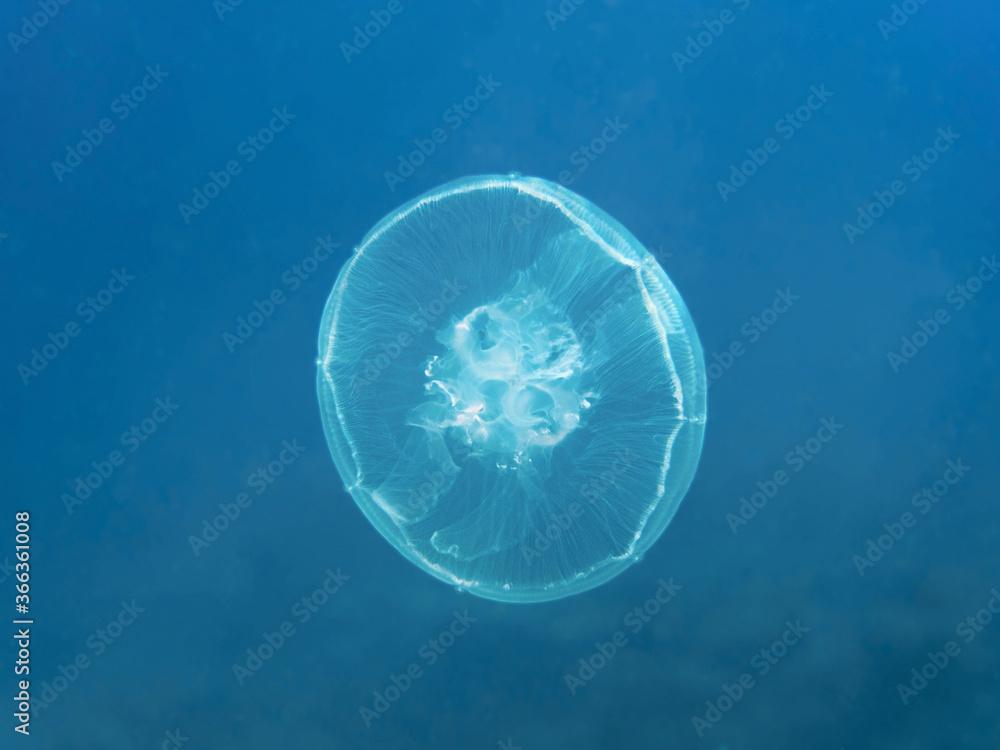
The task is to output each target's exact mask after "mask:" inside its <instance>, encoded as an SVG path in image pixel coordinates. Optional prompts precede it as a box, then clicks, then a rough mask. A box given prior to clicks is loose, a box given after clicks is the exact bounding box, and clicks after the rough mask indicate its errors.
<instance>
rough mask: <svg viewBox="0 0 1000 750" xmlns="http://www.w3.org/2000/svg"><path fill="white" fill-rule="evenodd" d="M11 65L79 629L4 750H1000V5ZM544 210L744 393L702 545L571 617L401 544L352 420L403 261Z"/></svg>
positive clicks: (724, 444) (748, 16)
mask: <svg viewBox="0 0 1000 750" xmlns="http://www.w3.org/2000/svg"><path fill="white" fill-rule="evenodd" d="M0 31H2V32H3V34H4V43H3V44H2V45H0V102H2V106H0V136H2V138H0V144H2V148H0V259H2V272H0V273H2V276H0V278H2V284H3V286H2V292H3V293H2V295H0V318H2V319H3V331H4V338H3V341H4V361H5V364H4V367H3V369H2V374H0V377H2V412H0V414H2V419H3V428H4V429H3V430H2V437H0V440H2V442H3V450H2V455H3V456H4V468H5V472H4V473H5V481H4V484H5V486H4V488H3V490H2V495H0V496H2V498H3V501H2V513H3V517H2V519H0V590H2V592H3V594H2V597H0V601H2V602H3V606H2V610H3V612H4V617H5V619H6V618H8V617H9V618H10V619H9V620H7V621H8V622H10V621H12V620H13V616H14V610H13V597H14V593H15V591H14V583H15V574H14V572H13V567H12V564H11V563H12V561H13V556H14V534H15V529H14V524H15V520H14V514H15V512H19V511H29V512H30V513H31V555H32V557H31V614H32V617H33V618H34V625H33V630H32V634H33V635H32V644H31V675H30V677H31V692H32V700H33V702H34V713H33V716H32V720H31V724H30V731H31V734H30V737H24V736H22V735H20V734H16V733H15V732H14V731H13V727H14V725H15V723H16V722H15V719H14V718H13V717H12V716H11V713H12V707H13V706H14V704H15V701H13V700H11V698H13V696H14V695H15V693H16V687H15V681H16V678H15V676H14V674H13V669H12V668H13V665H14V662H15V658H16V657H17V653H16V646H15V639H13V638H10V637H7V638H5V639H4V640H5V641H6V645H5V647H4V648H3V650H2V659H3V666H2V669H3V674H4V678H3V681H2V684H3V691H4V692H3V695H4V698H5V705H6V707H7V708H6V710H5V721H4V723H3V726H2V728H0V730H2V733H0V736H2V740H0V747H3V748H6V747H18V746H29V747H39V748H58V749H59V750H78V749H79V750H86V749H89V748H114V749H116V750H117V749H118V748H122V749H131V748H161V747H165V748H179V747H185V748H192V749H193V748H275V747H293V748H462V749H463V750H466V749H471V748H507V749H508V750H515V749H517V748H521V749H523V750H534V749H536V748H546V749H548V748H581V749H582V748H615V749H617V748H636V749H640V750H646V749H647V748H649V749H653V748H716V749H719V750H721V749H722V748H726V749H728V750H738V749H741V748H748V749H751V748H769V749H773V748H829V749H831V750H837V749H839V748H893V749H895V748H900V749H903V748H906V749H910V750H918V749H919V750H924V749H928V748H996V747H1000V521H998V515H997V495H998V492H997V491H998V488H1000V462H998V461H997V452H998V445H1000V441H998V437H997V426H998V423H1000V377H998V372H997V366H998V355H1000V350H998V344H1000V334H998V323H1000V303H998V295H1000V278H998V271H1000V266H998V255H1000V232H998V227H997V216H998V213H997V206H998V198H1000V188H998V180H997V172H998V167H1000V144H998V140H997V138H998V126H1000V97H998V96H997V90H998V83H1000V67H998V63H1000V48H998V41H997V40H998V31H1000V9H998V7H997V6H996V5H995V4H993V3H987V2H971V1H968V0H966V1H964V2H956V3H943V2H939V1H938V0H926V2H921V1H920V0H906V2H899V3H890V2H860V1H855V2H832V1H823V0H813V1H811V2H803V3H787V2H776V1H774V0H772V1H771V2H767V1H766V0H731V1H729V0H719V1H718V2H709V3H701V2H680V3H663V2H653V1H652V0H649V1H647V2H640V1H639V0H620V1H616V0H606V1H604V2H600V1H599V0H565V1H564V2H562V3H556V2H538V3H533V2H511V3H493V2H485V1H483V2H434V3H428V2H425V3H417V2H407V0H387V1H386V2H382V1H381V0H377V1H376V2H359V3H344V2H335V3H299V4H295V5H281V6H275V5H273V4H268V3H261V2H258V1H257V0H245V1H239V0H218V1H217V2H215V3H213V2H211V0H200V1H199V2H196V3H192V2H183V3H180V4H176V5H175V4H135V3H125V2H96V3H87V2H83V0H68V1H66V0H61V1H60V0H35V1H33V2H28V1H24V0H13V1H12V2H9V3H7V4H5V5H4V7H3V9H2V10H0ZM510 171H518V172H521V173H524V174H526V175H536V176H539V177H544V178H547V179H549V180H552V181H555V182H560V183H562V184H564V185H566V186H568V187H570V188H571V189H572V190H574V191H576V192H578V193H580V194H581V195H582V196H584V197H585V198H587V199H589V200H591V201H593V202H594V203H595V204H596V205H598V206H600V207H601V208H603V209H604V210H606V211H607V212H608V213H609V214H610V215H611V216H613V217H615V218H616V219H617V220H619V221H620V222H622V224H624V225H625V226H626V227H627V228H628V229H629V230H630V231H631V232H632V233H633V234H635V235H636V237H638V238H639V240H640V241H642V242H643V243H644V244H645V245H646V247H647V248H648V249H649V250H650V251H651V252H652V253H654V254H655V255H656V257H657V258H658V259H659V261H660V262H661V264H662V265H663V267H664V268H665V270H666V272H667V273H668V275H669V276H670V278H671V279H672V281H673V282H674V284H675V285H676V286H677V288H678V289H679V291H680V293H681V294H682V295H683V297H684V300H685V303H686V304H687V306H688V308H689V310H690V312H691V315H692V318H693V319H694V321H695V323H696V325H697V328H698V332H699V334H700V337H701V342H702V345H703V347H704V350H705V356H706V366H707V368H708V378H709V398H708V415H709V416H708V424H707V430H706V436H705V444H704V449H703V452H702V457H701V463H700V465H699V468H698V472H697V475H696V477H695V480H694V483H693V485H692V487H691V489H690V491H689V492H688V494H687V497H686V498H685V500H684V502H683V503H682V504H681V507H680V510H679V511H678V513H677V515H676V517H675V518H674V520H673V522H672V523H671V525H670V526H669V527H668V528H667V530H666V532H665V533H664V534H663V536H662V537H661V538H660V540H659V542H658V543H656V544H655V545H654V546H653V547H652V548H651V549H650V551H649V552H648V553H647V554H646V555H645V557H644V559H643V560H642V561H641V562H640V563H639V564H637V565H634V566H632V567H631V568H629V569H628V570H626V571H625V572H624V573H623V574H621V575H620V576H618V577H617V578H614V579H613V580H611V581H609V582H608V583H606V584H604V585H602V586H600V587H599V588H596V589H594V590H591V591H588V592H585V593H583V594H581V595H578V596H573V597H570V598H566V599H562V600H559V601H555V602H549V603H545V604H537V605H510V604H501V603H497V602H492V601H487V600H484V599H479V598H475V597H473V596H471V595H470V594H468V593H459V592H457V591H455V590H454V589H452V588H450V587H448V586H446V585H444V584H442V583H440V582H439V581H437V580H435V579H433V578H431V577H430V576H428V575H427V574H425V573H424V572H422V571H421V570H419V569H418V568H416V567H415V566H413V565H412V564H410V563H409V562H407V561H406V560H405V559H403V557H402V556H401V555H399V554H398V553H397V552H396V550H395V549H393V548H392V547H391V546H390V545H389V544H387V543H386V542H385V541H384V540H383V539H382V538H381V537H380V536H379V534H378V533H377V532H376V531H375V529H374V528H372V527H371V526H370V525H369V524H368V522H367V521H366V520H365V519H364V517H363V516H362V514H361V513H360V512H359V511H358V509H357V508H356V507H355V505H354V503H353V502H352V500H351V499H350V497H349V496H348V495H347V493H346V492H345V491H344V488H343V484H342V481H341V479H340V477H339V476H338V474H337V471H336V469H335V467H334V464H333V462H332V460H331V459H330V456H329V452H328V450H327V447H326V444H325V439H324V435H323V431H322V427H321V423H320V418H319V410H318V406H317V400H316V388H315V378H316V356H317V348H316V337H317V331H318V326H319V321H320V315H321V313H322V309H323V305H324V303H325V301H326V298H327V295H328V294H329V292H330V289H331V287H332V285H333V282H334V279H335V278H336V275H337V272H338V269H339V268H340V266H341V265H342V264H343V262H344V261H345V260H346V259H347V258H348V257H349V255H350V252H351V249H352V248H353V247H354V245H356V244H357V243H358V242H359V241H360V240H361V238H362V237H363V236H364V234H365V232H367V230H368V229H369V228H370V227H371V226H372V225H373V224H375V222H376V221H378V220H379V219H380V218H381V217H382V216H384V215H385V214H387V213H388V212H390V211H391V210H392V209H394V208H395V207H396V206H398V205H399V204H401V203H403V202H404V201H406V200H409V199H410V198H413V197H414V196H416V195H418V194H420V193H422V192H424V191H426V190H428V189H431V188H433V187H435V186H437V185H439V184H441V183H444V182H446V181H448V180H451V179H455V178H458V177H462V176H465V175H473V174H481V173H507V172H510ZM220 517H221V519H222V520H219V519H220ZM10 628H11V632H14V626H13V625H10Z"/></svg>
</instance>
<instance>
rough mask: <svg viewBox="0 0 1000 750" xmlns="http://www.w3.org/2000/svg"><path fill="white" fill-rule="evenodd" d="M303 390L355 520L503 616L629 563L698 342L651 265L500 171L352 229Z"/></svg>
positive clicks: (692, 377) (676, 440)
mask: <svg viewBox="0 0 1000 750" xmlns="http://www.w3.org/2000/svg"><path fill="white" fill-rule="evenodd" d="M317 387H318V393H319V401H320V411H321V415H322V419H323V426H324V430H325V433H326V436H327V441H328V444H329V446H330V452H331V454H332V456H333V459H334V462H335V464H336V466H337V469H338V470H339V472H340V474H341V476H342V478H343V480H344V482H345V485H346V486H347V490H348V492H349V493H350V494H351V496H352V497H353V498H354V500H355V502H356V503H357V505H358V506H359V507H360V508H361V510H362V512H363V513H364V514H365V516H366V517H367V518H368V519H369V521H371V523H372V524H373V525H374V526H375V527H376V528H377V529H378V530H379V532H380V533H381V534H382V535H383V536H384V537H385V538H386V539H387V540H388V541H389V542H390V543H391V544H392V545H393V546H394V547H396V549H398V550H399V551H400V552H401V553H402V554H403V555H404V556H406V557H407V558H408V559H409V560H411V561H412V562H413V563H415V564H416V565H417V566H419V567H420V568H422V569H423V570H425V571H426V572H428V573H430V574H431V575H433V576H435V577H437V578H439V579H441V580H443V581H446V582H447V583H449V584H451V585H453V586H455V587H457V588H459V589H461V590H465V591H468V592H470V593H472V594H475V595H478V596H482V597H485V598H489V599H495V600H500V601H508V602H537V601H545V600H550V599H558V598H561V597H564V596H569V595H571V594H575V593H579V592H582V591H585V590H587V589H590V588H592V587H594V586H597V585H599V584H601V583H603V582H604V581H607V580H608V579H610V578H611V577H613V576H615V575H617V574H618V573H620V572H621V571H623V570H624V569H625V568H627V567H628V566H629V565H631V564H632V563H633V562H635V561H636V560H637V559H638V558H639V557H641V555H642V554H643V553H644V552H645V551H646V550H647V549H648V548H649V547H650V546H651V545H652V544H653V542H655V541H656V539H657V538H658V537H659V536H660V535H661V534H662V533H663V531H664V529H665V528H666V527H667V525H668V524H669V523H670V520H671V519H672V518H673V515H674V513H675V512H676V511H677V508H678V506H679V504H680V502H681V500H682V498H683V497H684V494H685V493H686V492H687V489H688V487H689V485H690V483H691V481H692V479H693V477H694V473H695V469H696V467H697V464H698V459H699V456H700V453H701V446H702V439H703V435H704V428H705V416H706V392H707V387H706V379H705V364H704V358H703V354H702V350H701V344H700V342H699V340H698V335H697V332H696V331H695V328H694V324H693V322H692V320H691V317H690V315H689V313H688V311H687V308H686V307H685V305H684V302H683V300H682V299H681V297H680V295H679V294H678V292H677V290H676V289H675V288H674V286H673V284H672V283H671V282H670V280H669V279H668V277H667V275H666V273H665V272H664V271H663V269H662V268H661V267H660V265H659V264H658V263H657V262H656V260H655V258H654V257H653V256H652V255H650V254H649V253H648V252H647V251H646V250H645V248H644V247H643V246H642V245H641V244H640V243H639V242H638V241H637V240H636V239H635V238H634V237H633V236H632V235H631V234H630V233H629V232H628V231H627V230H626V229H625V228H624V227H622V226H621V225H620V224H619V223H618V222H617V221H615V220H614V219H612V218H611V217H610V216H608V215H607V214H606V213H605V212H604V211H602V210H601V209H600V208H598V207H597V206H595V205H594V204H592V203H590V202H589V201H587V200H586V199H584V198H582V197H580V196H578V195H576V194H575V193H573V192H571V191H569V190H568V189H566V188H565V187H562V186H560V185H557V184H554V183H551V182H548V181H546V180H542V179H538V178H530V177H522V176H520V175H518V174H511V175H508V176H479V177H469V178H465V179H462V180H458V181H455V182H452V183H449V184H447V185H443V186H441V187H439V188H437V189H435V190H432V191H430V192H429V193H426V194H424V195H423V196H421V197H419V198H416V199H415V200H412V201H410V202H409V203H407V204H405V205H404V206H402V207H401V208H399V209H397V210H396V211H394V212H392V213H391V214H389V215H388V216H386V217H385V218H384V219H382V220H381V221H380V222H379V223H378V224H377V225H376V226H375V227H374V228H373V229H372V230H371V231H370V232H369V233H368V235H367V236H366V237H365V239H364V240H363V241H362V243H361V244H360V245H359V246H358V248H357V250H356V252H355V253H354V254H353V255H352V256H351V258H350V259H349V260H348V261H347V263H346V264H345V266H344V267H343V268H342V269H341V271H340V275H339V276H338V278H337V281H336V283H335V284H334V287H333V291H332V292H331V294H330V297H329V300H328V301H327V304H326V308H325V311H324V314H323V319H322V323H321V327H320V335H319V360H318V377H317Z"/></svg>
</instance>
